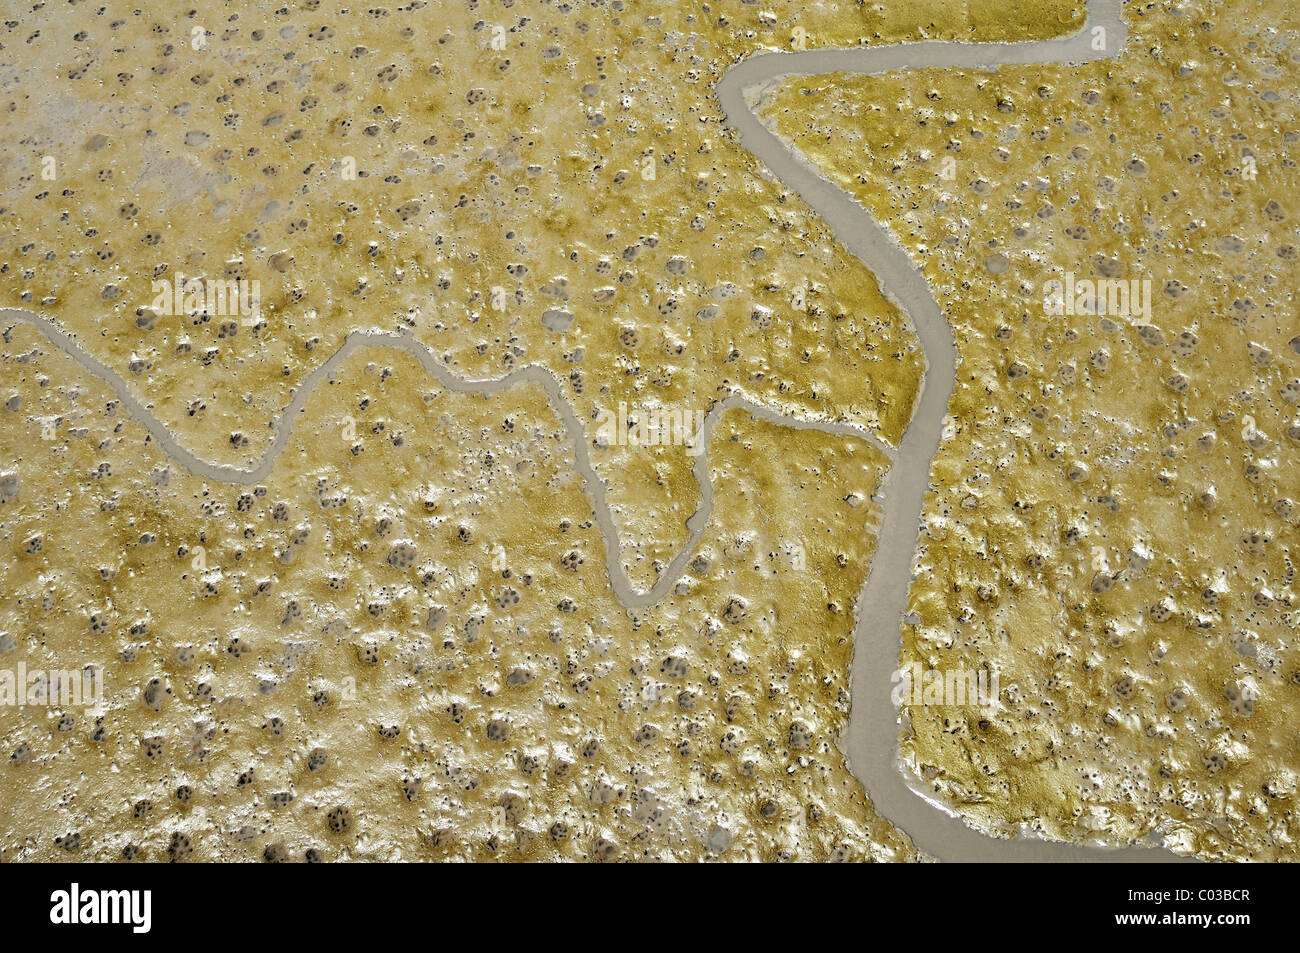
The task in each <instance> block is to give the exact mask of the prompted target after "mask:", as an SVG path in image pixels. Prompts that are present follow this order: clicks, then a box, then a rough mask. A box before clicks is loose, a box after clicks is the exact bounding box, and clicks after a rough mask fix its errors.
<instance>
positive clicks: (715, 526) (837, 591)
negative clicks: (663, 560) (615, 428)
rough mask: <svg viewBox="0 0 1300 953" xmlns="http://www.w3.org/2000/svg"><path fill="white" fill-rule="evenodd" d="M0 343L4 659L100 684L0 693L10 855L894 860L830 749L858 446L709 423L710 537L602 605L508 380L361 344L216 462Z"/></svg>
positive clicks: (591, 532)
mask: <svg viewBox="0 0 1300 953" xmlns="http://www.w3.org/2000/svg"><path fill="white" fill-rule="evenodd" d="M6 351H7V353H6V355H5V360H4V378H5V381H6V387H7V388H8V392H7V395H6V396H7V398H8V399H9V401H10V402H11V403H14V404H16V403H17V401H15V400H14V398H15V397H16V398H17V399H18V401H20V402H21V407H20V408H19V409H18V410H6V411H4V413H6V415H7V417H8V423H7V425H6V426H5V427H4V428H3V429H2V430H0V441H3V447H2V451H3V453H4V455H5V459H7V460H13V461H15V465H14V471H15V472H16V474H17V478H18V485H17V486H14V485H13V484H12V483H7V484H6V490H7V492H8V498H7V501H6V503H5V537H4V539H5V545H6V548H7V550H8V554H9V555H7V557H6V559H5V564H4V569H3V586H4V592H5V603H4V616H3V619H2V620H0V626H2V627H3V631H4V632H5V637H4V642H3V644H0V650H2V652H3V655H0V661H3V663H4V664H5V665H6V667H11V668H12V667H13V665H14V663H15V660H17V659H22V660H23V661H25V663H26V664H27V665H28V666H29V668H30V669H32V670H44V671H55V670H62V669H67V668H74V669H75V668H80V667H81V666H82V665H93V666H97V667H102V670H103V671H104V672H105V673H106V681H105V684H106V688H107V710H106V711H105V712H104V713H103V714H102V715H99V716H96V715H95V714H94V713H88V712H84V711H82V710H80V709H77V708H72V707H67V708H54V707H39V706H36V707H27V708H22V709H12V708H10V709H6V710H5V712H4V721H3V722H2V723H0V725H2V732H0V740H2V743H3V749H2V750H3V753H4V756H5V760H6V762H7V763H6V764H5V765H4V769H3V775H0V778H2V783H3V789H2V790H3V796H2V797H0V842H2V843H3V845H4V859H5V860H23V859H52V858H54V857H56V856H64V854H63V850H64V849H75V850H77V851H79V852H80V853H81V855H82V856H91V857H96V858H101V859H112V858H115V857H119V856H123V855H124V853H125V855H126V856H128V857H133V856H138V857H141V858H147V859H151V860H162V859H168V858H185V857H192V858H194V859H252V858H260V857H266V858H267V859H302V858H303V857H305V856H308V854H310V855H311V856H312V857H318V858H321V859H346V858H385V859H391V858H398V857H401V858H407V859H416V858H428V859H433V858H453V857H460V858H475V859H485V858H492V857H499V858H503V859H513V858H523V857H533V858H571V859H648V858H702V857H709V856H723V857H724V858H727V859H732V858H742V857H748V858H762V859H767V860H775V859H780V858H783V857H784V858H800V859H826V858H841V859H876V860H886V859H910V858H913V857H915V851H914V850H913V848H912V847H911V845H910V842H909V841H908V840H907V838H906V837H905V836H904V835H902V834H900V833H899V832H898V831H896V830H895V829H894V828H892V827H891V826H890V825H889V824H888V823H886V822H884V821H882V820H881V819H880V818H878V817H876V816H875V815H874V814H873V813H872V811H871V809H870V805H869V804H868V803H867V801H866V799H865V797H864V796H863V794H862V789H861V786H860V785H859V784H858V782H857V781H856V779H854V778H853V776H852V775H851V774H850V773H849V772H848V770H847V768H846V767H845V764H844V760H843V757H842V756H841V754H840V752H839V750H838V749H837V748H836V747H835V743H834V742H835V739H836V738H837V737H838V734H839V732H840V730H841V728H842V726H843V724H844V720H845V718H846V714H847V710H848V683H847V681H848V680H847V672H848V664H849V659H850V654H851V644H852V643H851V637H850V636H851V631H852V612H851V603H852V600H853V598H854V596H855V594H856V593H857V591H858V589H859V588H860V586H861V584H862V581H863V577H864V574H865V571H866V567H867V565H868V561H869V558H870V556H871V551H872V545H871V544H872V539H873V535H872V530H873V527H874V525H875V523H876V521H877V520H878V518H879V510H878V508H877V506H876V505H875V504H874V503H873V502H871V497H872V494H873V492H874V490H875V488H876V486H877V483H878V481H879V479H880V476H881V475H882V473H883V471H884V467H885V464H886V460H885V458H884V457H883V455H881V454H880V453H879V451H876V450H874V449H872V448H871V447H869V446H868V445H867V444H865V443H864V442H863V441H861V440H856V439H851V438H845V437H835V436H829V435H826V434H821V433H817V432H811V431H791V430H788V429H786V428H783V427H780V426H776V425H773V424H768V423H761V422H754V421H753V420H752V418H750V417H749V415H747V414H744V413H741V412H736V411H732V412H730V413H728V414H726V415H724V416H723V418H722V419H721V421H720V422H719V425H718V428H717V430H716V432H715V433H714V436H713V455H712V457H711V461H712V470H713V474H712V476H713V480H714V483H715V484H716V486H717V487H718V490H717V493H716V496H715V509H714V513H713V520H712V522H711V524H710V529H709V532H708V533H707V534H706V535H705V537H704V539H703V540H702V541H701V544H700V546H699V547H698V549H697V551H696V553H695V555H694V557H693V559H692V562H691V564H690V566H689V573H688V574H687V575H686V576H685V577H683V579H682V581H681V582H680V584H679V585H678V587H677V588H676V590H675V591H674V592H673V593H672V594H670V595H669V597H668V598H666V599H665V600H664V601H663V602H662V603H661V604H660V605H659V606H657V607H656V608H654V609H652V610H646V611H641V612H638V613H629V612H628V611H626V610H624V609H623V608H622V607H621V606H620V605H619V603H618V602H617V601H616V599H615V597H614V594H613V593H612V591H611V590H610V588H609V585H608V582H607V581H606V579H605V575H604V571H605V570H604V559H603V541H602V539H601V536H600V531H599V528H598V527H597V526H596V525H595V524H594V523H593V521H592V520H591V519H590V509H591V507H590V502H589V500H588V498H587V497H586V495H585V494H584V493H583V491H582V487H581V483H580V478H579V477H578V476H577V475H576V473H575V471H574V469H573V459H572V449H571V447H570V446H569V445H568V444H567V442H566V441H565V439H564V435H563V430H562V428H561V426H560V424H559V421H558V418H557V417H556V416H555V413H554V412H553V410H551V408H550V407H549V406H548V405H547V403H546V398H545V395H544V393H543V392H542V390H541V389H540V388H539V387H537V386H536V385H523V386H521V387H519V388H517V389H513V390H511V391H508V392H506V393H505V394H502V395H497V396H494V397H491V398H483V397H479V396H465V395H454V394H449V393H447V392H445V391H443V390H441V389H440V388H438V387H436V386H433V385H431V384H430V381H429V379H428V375H427V374H426V373H425V372H424V371H423V370H422V369H421V368H420V367H419V365H418V364H417V363H416V362H415V361H414V359H412V358H410V357H409V356H407V355H403V354H395V353H393V352H392V351H390V350H383V349H366V350H363V351H361V352H358V353H357V354H354V355H352V357H350V358H349V359H348V360H347V361H345V362H344V363H343V364H342V365H340V367H339V368H338V369H337V374H336V377H335V379H334V381H333V382H332V383H330V384H327V385H323V386H321V387H320V388H319V389H318V390H317V391H316V392H315V393H314V395H313V396H312V398H311V400H310V401H309V403H308V405H307V407H306V409H305V411H304V413H303V415H302V419H301V420H300V421H299V424H298V426H297V428H296V429H295V431H294V433H293V435H292V436H291V438H290V441H289V444H288V446H287V448H286V450H285V453H284V455H283V456H282V457H281V458H280V461H279V462H278V464H277V465H276V467H275V470H274V472H273V474H272V475H271V477H270V478H269V479H268V480H267V481H266V482H265V484H263V485H260V486H257V487H232V486H224V485H214V484H211V483H208V482H205V481H203V480H200V479H198V478H195V477H192V476H189V475H188V474H186V473H185V472H183V471H182V470H180V469H179V468H178V467H176V466H175V465H172V464H170V463H169V462H168V461H167V460H166V458H165V457H164V456H163V455H162V454H160V453H159V452H158V451H157V450H156V449H155V447H154V446H152V445H151V442H150V440H149V439H148V435H147V434H146V433H145V431H144V430H143V428H142V427H140V426H139V425H137V424H136V423H134V422H132V421H129V420H125V419H123V414H122V413H121V409H120V406H119V405H118V404H117V402H116V401H115V400H114V399H113V397H112V395H111V394H110V393H109V392H108V391H107V390H106V389H105V388H104V387H102V386H101V385H99V383H98V382H96V381H93V380H92V381H89V382H86V381H84V380H83V379H82V375H80V374H79V373H78V369H77V367H76V365H75V364H73V363H72V362H71V360H69V359H68V358H67V357H65V356H64V355H62V354H59V353H57V352H52V349H51V348H50V346H49V344H48V342H46V340H45V339H44V337H42V336H41V335H39V334H38V333H37V332H36V331H35V330H34V329H31V328H29V327H27V326H25V325H20V326H18V327H17V328H15V329H13V330H12V331H11V332H10V336H9V340H8V342H7V348H6ZM49 417H57V418H58V419H59V420H60V421H61V424H60V427H61V435H60V439H59V440H58V441H56V442H48V441H43V440H42V439H41V430H40V420H41V419H42V418H49ZM347 417H352V418H353V419H355V420H356V421H357V423H358V431H359V433H360V435H361V437H360V440H359V441H357V442H351V443H350V442H346V441H344V440H343V439H342V437H341V436H340V432H341V430H342V428H343V426H344V422H345V419H346V418H347ZM65 432H66V433H67V434H69V435H68V436H64V433H65ZM351 446H360V447H361V448H362V449H361V451H360V452H359V453H356V454H353V453H352V452H351V451H350V449H349V448H350V447H351ZM792 446H793V447H794V448H797V451H792ZM42 470H44V471H46V472H52V473H58V474H60V475H61V478H60V480H59V482H58V483H57V484H54V485H52V484H49V483H47V482H46V481H44V480H42V477H41V471H42ZM523 502H526V503H527V505H526V506H524V505H521V503H523ZM774 507H775V508H774ZM88 526H93V527H94V532H89V531H88ZM791 526H797V527H799V535H798V536H795V535H793V533H792V531H791V529H790V527H791ZM199 547H202V552H201V553H200V550H199ZM74 660H75V661H74ZM56 838H57V839H58V840H57V841H56Z"/></svg>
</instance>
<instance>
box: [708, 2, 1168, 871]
mask: <svg viewBox="0 0 1300 953" xmlns="http://www.w3.org/2000/svg"><path fill="white" fill-rule="evenodd" d="M1122 6H1123V3H1122V0H1088V14H1087V20H1086V22H1085V24H1084V26H1083V28H1082V29H1081V30H1080V31H1079V32H1078V33H1076V34H1074V35H1073V36H1069V37H1063V38H1059V39H1053V40H1041V41H1033V42H1024V43H954V42H942V41H927V42H921V43H901V44H894V45H891V46H881V47H874V48H873V47H868V48H860V49H851V50H849V49H837V50H810V51H806V52H791V53H786V52H780V53H776V52H773V53H760V54H757V55H755V56H752V57H749V58H748V59H745V60H743V61H741V62H740V63H737V64H736V65H735V66H733V67H732V68H731V69H730V70H728V71H727V73H726V75H725V76H724V77H723V78H722V80H721V81H720V82H719V83H718V97H719V98H720V99H721V101H722V106H723V108H724V109H725V110H726V113H727V124H728V125H729V126H730V127H731V128H732V129H734V130H735V132H736V133H737V135H738V136H739V139H740V143H741V145H743V146H744V147H745V149H747V150H748V151H749V152H750V153H752V154H753V155H754V156H755V157H756V158H758V159H759V161H761V162H762V163H763V164H764V165H766V166H767V167H768V169H769V170H770V171H771V172H772V174H773V175H774V176H775V177H776V178H778V179H779V180H781V182H783V183H784V184H785V185H787V186H789V187H790V188H792V189H794V190H795V191H796V192H798V193H799V195H800V196H801V197H802V198H803V200H804V201H805V202H807V203H808V204H809V205H811V206H812V207H813V208H814V209H815V210H816V211H817V212H818V214H819V215H821V217H822V218H823V219H824V220H825V221H826V222H827V224H829V225H830V227H831V229H832V230H833V231H834V233H835V237H836V239H837V240H838V241H839V242H840V244H842V245H843V246H844V247H845V248H846V249H848V250H849V251H850V252H851V253H852V254H853V255H855V256H856V257H857V258H859V259H860V260H861V261H862V262H864V263H865V264H866V265H867V266H868V267H869V268H870V269H871V271H872V272H873V273H874V274H875V276H876V280H877V281H878V282H879V284H880V288H881V291H882V292H883V293H884V294H885V295H886V297H888V298H889V299H890V300H891V301H893V302H894V303H895V304H897V305H898V306H899V307H900V308H901V309H902V310H903V311H904V312H905V313H906V314H908V315H909V316H910V317H911V319H912V322H913V325H914V327H915V329H916V333H917V336H918V337H919V338H920V341H921V348H922V351H923V353H924V355H925V362H926V369H925V376H924V381H923V384H922V388H921V394H920V398H919V400H918V402H917V406H916V410H915V411H914V413H913V416H912V420H911V422H910V423H909V424H908V427H907V431H906V432H905V433H904V435H903V439H902V441H901V442H900V444H899V446H898V449H897V451H896V452H895V454H894V463H893V466H892V467H891V468H890V470H889V473H888V474H887V475H886V477H885V480H884V484H883V486H882V488H881V490H880V491H879V493H878V496H880V497H881V498H883V504H884V506H883V508H884V516H883V521H882V523H881V526H880V531H879V534H880V535H879V541H878V543H877V546H876V554H875V557H874V558H873V559H872V564H871V571H870V574H869V576H868V577H867V581H866V583H865V584H864V586H863V590H862V592H861V594H860V595H859V597H858V602H857V615H856V627H855V630H854V639H853V644H854V656H853V668H852V671H851V673H850V684H851V689H852V699H853V701H852V708H851V709H850V713H849V725H848V729H847V731H846V733H845V736H844V738H843V739H842V742H841V746H842V747H843V749H844V752H845V754H846V755H847V757H848V760H849V766H850V767H851V769H852V770H853V773H854V774H855V775H856V776H857V777H858V779H859V780H860V781H862V783H863V785H864V786H865V787H866V789H867V794H868V795H869V796H870V797H871V802H872V804H873V805H875V808H876V810H877V811H878V812H879V813H880V814H882V815H884V816H885V817H886V818H888V819H889V820H890V821H892V822H893V823H894V824H896V825H898V826H899V827H901V828H902V829H903V830H905V831H907V833H908V834H909V835H910V836H911V838H912V840H913V842H914V843H915V844H916V845H917V846H918V847H920V848H921V849H922V850H925V851H926V852H928V853H930V854H933V855H934V856H936V857H938V858H940V859H943V860H952V861H1093V862H1095V861H1121V862H1129V863H1131V862H1134V861H1157V862H1168V861H1170V860H1181V859H1183V858H1180V857H1176V856H1175V855H1174V854H1172V853H1171V852H1169V851H1167V850H1165V849H1164V848H1162V847H1158V846H1156V845H1155V843H1152V844H1151V845H1150V846H1147V845H1142V846H1134V847H1126V848H1114V847H1106V846H1101V845H1095V846H1094V845H1087V846H1073V845H1065V844H1059V843H1054V842H1051V841H1046V840H1042V839H1040V838H1037V837H1035V836H1032V835H1028V834H1027V833H1026V832H1022V836H1017V837H1015V838H1014V839H1003V838H994V837H989V836H986V835H984V834H981V833H979V832H977V831H975V830H974V829H972V828H970V827H968V826H967V825H966V824H965V823H964V822H962V821H961V820H960V819H959V818H957V817H956V816H955V815H954V814H952V813H951V812H950V810H949V809H948V808H947V807H946V806H944V805H942V804H939V803H937V802H935V801H932V800H930V799H929V798H928V797H926V795H924V794H922V793H921V788H922V786H923V785H922V783H921V782H920V781H919V779H917V778H915V777H913V776H910V774H909V772H908V770H907V769H906V767H905V766H904V765H902V764H901V763H900V762H899V759H898V754H897V739H898V733H897V729H898V723H897V712H896V710H895V708H894V705H893V702H892V700H891V698H890V692H891V689H892V688H893V684H892V683H891V681H890V678H891V676H892V675H893V673H894V672H895V671H896V670H897V667H898V650H899V634H900V631H901V627H902V624H903V616H904V614H905V613H906V611H907V596H908V588H909V586H910V584H911V581H912V559H913V555H914V553H915V550H916V545H917V540H918V538H919V534H920V530H921V517H922V510H923V505H924V502H925V493H926V491H927V489H928V487H929V485H930V484H929V477H930V463H931V461H932V460H933V459H934V455H935V453H936V452H937V451H938V449H939V438H940V434H941V432H942V429H943V423H944V418H945V411H946V409H947V406H948V399H949V397H951V396H952V391H953V385H954V384H955V382H956V371H957V349H956V346H955V344H954V342H953V337H952V331H951V329H950V328H949V326H948V322H947V321H946V320H945V319H944V316H943V312H942V311H941V310H940V308H939V303H938V302H937V301H936V300H935V297H934V295H933V293H932V292H931V290H930V286H929V283H928V282H927V281H926V280H925V277H924V276H923V274H922V273H921V270H920V268H919V267H918V266H917V265H916V263H914V262H913V261H912V259H911V258H910V257H909V255H908V253H907V252H906V251H905V250H904V249H903V247H902V245H900V244H899V243H898V241H897V240H896V239H895V238H894V236H893V235H892V234H891V233H890V232H889V231H888V230H887V229H886V228H885V227H884V226H883V225H882V224H881V223H879V222H877V221H876V219H875V218H874V217H873V216H872V215H871V213H870V212H868V211H867V210H866V209H865V208H864V207H863V206H862V205H861V204H860V203H859V202H858V201H857V200H856V199H854V198H853V197H852V196H851V195H849V194H848V193H847V192H845V191H844V190H843V189H841V188H839V186H837V185H835V184H833V183H832V182H830V181H829V180H828V179H826V178H825V177H824V176H823V175H822V173H820V172H819V171H817V170H816V169H815V168H814V167H813V165H812V164H811V163H810V162H809V161H808V160H807V158H806V157H804V155H803V154H802V153H801V152H799V150H798V149H797V148H795V147H794V146H793V145H792V144H791V143H788V142H784V141H782V140H781V139H780V138H778V137H777V136H776V135H775V134H774V133H773V132H771V131H770V130H769V129H768V128H767V127H766V126H764V125H763V123H762V122H761V121H759V119H758V117H757V115H756V114H755V106H756V104H757V103H758V102H759V100H760V99H761V97H762V95H763V93H764V92H765V91H766V90H767V89H770V88H771V87H772V86H773V85H774V84H776V83H779V82H781V81H782V80H786V79H791V78H796V77H800V76H815V75H823V74H827V73H858V74H864V75H872V74H879V73H886V72H895V71H899V70H907V69H926V68H943V67H948V68H961V69H993V68H995V67H998V66H1004V65H1011V64H1019V65H1025V64H1032V63H1043V64H1047V63H1053V64H1061V63H1079V62H1083V61H1086V60H1095V59H1101V58H1105V57H1109V56H1114V55H1116V54H1117V53H1118V52H1119V50H1120V49H1121V48H1122V46H1123V43H1124V38H1125V36H1126V34H1127V30H1126V29H1125V26H1124V19H1123V17H1122V15H1121V8H1122ZM1098 27H1100V28H1102V29H1103V30H1104V31H1105V33H1104V42H1103V43H1099V44H1098V45H1101V46H1104V48H1103V49H1101V50H1098V49H1094V39H1095V38H1097V37H1098V34H1097V33H1096V32H1094V31H1095V28H1098Z"/></svg>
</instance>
